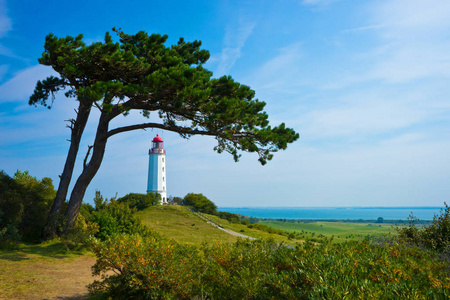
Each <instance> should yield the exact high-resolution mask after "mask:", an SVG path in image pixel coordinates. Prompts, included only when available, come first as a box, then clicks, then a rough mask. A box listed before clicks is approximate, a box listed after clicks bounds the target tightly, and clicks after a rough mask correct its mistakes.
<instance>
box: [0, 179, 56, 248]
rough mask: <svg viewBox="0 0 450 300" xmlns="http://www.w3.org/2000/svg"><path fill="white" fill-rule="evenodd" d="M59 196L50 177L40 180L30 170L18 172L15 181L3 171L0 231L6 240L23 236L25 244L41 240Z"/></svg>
mask: <svg viewBox="0 0 450 300" xmlns="http://www.w3.org/2000/svg"><path fill="white" fill-rule="evenodd" d="M55 195H56V191H55V189H54V187H53V183H52V180H51V179H50V178H47V177H44V178H43V179H42V180H37V179H36V177H32V176H31V175H30V174H29V173H28V171H25V172H21V171H17V172H16V173H15V174H14V177H13V178H11V177H9V176H8V175H7V174H6V173H4V172H3V171H0V210H1V211H2V212H3V215H2V218H1V220H0V231H2V232H3V239H5V238H6V239H9V238H7V236H9V237H14V239H17V238H18V237H19V236H20V238H21V239H22V240H24V241H28V242H38V241H40V240H41V233H42V230H43V228H44V225H45V223H46V220H47V215H48V212H49V211H50V207H51V204H52V202H53V199H54V197H55ZM5 228H8V229H7V230H4V229H5ZM6 232H9V234H6ZM5 234H6V235H5Z"/></svg>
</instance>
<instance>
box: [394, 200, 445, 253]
mask: <svg viewBox="0 0 450 300" xmlns="http://www.w3.org/2000/svg"><path fill="white" fill-rule="evenodd" d="M444 205H445V209H441V213H440V214H439V215H434V218H433V221H432V223H431V224H430V225H429V226H426V227H423V228H419V227H417V221H418V219H417V218H415V217H414V216H413V215H411V216H410V217H409V224H408V226H406V227H397V228H396V230H397V232H398V238H399V239H400V240H401V241H403V242H406V243H408V244H412V245H417V246H422V247H427V248H429V249H433V250H437V251H439V252H444V251H445V252H448V253H450V207H449V206H448V205H447V203H444Z"/></svg>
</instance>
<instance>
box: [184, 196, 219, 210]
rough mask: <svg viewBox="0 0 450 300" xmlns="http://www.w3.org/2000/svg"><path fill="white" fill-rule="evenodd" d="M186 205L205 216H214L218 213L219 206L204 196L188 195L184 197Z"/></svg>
mask: <svg viewBox="0 0 450 300" xmlns="http://www.w3.org/2000/svg"><path fill="white" fill-rule="evenodd" d="M184 205H186V206H191V207H192V208H193V209H195V210H197V211H199V212H202V213H205V214H210V215H214V214H216V213H217V206H216V205H215V204H214V203H213V202H212V201H211V200H209V199H208V198H206V197H205V196H203V194H193V193H189V194H187V195H186V196H184Z"/></svg>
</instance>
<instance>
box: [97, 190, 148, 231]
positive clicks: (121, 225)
mask: <svg viewBox="0 0 450 300" xmlns="http://www.w3.org/2000/svg"><path fill="white" fill-rule="evenodd" d="M94 203H95V211H93V212H92V214H91V220H92V222H94V223H97V224H98V232H97V233H96V234H95V237H97V238H99V239H101V240H105V239H107V238H108V237H110V236H114V235H117V234H122V233H126V234H140V235H146V234H147V233H148V232H149V230H148V229H147V228H146V227H145V226H144V225H142V223H141V221H140V219H138V218H137V217H136V215H135V213H136V211H137V210H136V208H130V207H129V205H128V203H126V202H122V203H119V202H118V201H116V200H115V199H114V198H112V199H110V200H108V199H103V196H102V195H101V193H100V192H99V191H97V192H96V194H95V199H94Z"/></svg>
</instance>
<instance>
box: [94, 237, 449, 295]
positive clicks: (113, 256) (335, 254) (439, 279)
mask: <svg viewBox="0 0 450 300" xmlns="http://www.w3.org/2000/svg"><path fill="white" fill-rule="evenodd" d="M93 249H94V252H95V254H96V256H97V263H96V264H95V266H94V267H93V270H94V274H95V275H98V274H102V275H103V280H102V281H97V282H95V283H94V284H93V285H91V286H90V290H91V292H93V293H102V292H103V293H106V294H107V295H108V296H110V297H112V298H134V299H161V298H165V299H189V298H193V297H202V298H203V299H206V298H209V299H317V298H323V299H343V298H350V299H353V298H361V299H371V298H374V299H380V298H381V299H388V298H415V299H416V298H417V299H425V298H433V297H434V298H438V299H439V298H443V299H444V298H446V297H449V296H450V275H449V271H450V270H449V268H448V261H447V262H444V261H442V260H439V259H437V258H436V255H435V253H434V252H432V251H428V250H422V249H419V248H417V247H403V246H401V245H399V244H388V243H386V244H384V245H372V244H370V243H369V242H368V241H364V242H347V243H342V244H322V245H314V244H312V243H304V244H302V245H298V246H297V247H296V249H290V248H288V247H285V246H283V245H278V244H276V243H275V242H273V241H244V240H241V241H239V242H237V243H235V244H219V243H218V244H215V245H213V246H207V245H204V246H203V247H201V248H200V249H198V248H195V247H192V246H185V245H180V244H177V243H175V242H171V241H165V240H161V239H158V238H147V239H142V238H141V237H139V236H129V235H119V236H115V237H111V238H109V239H107V240H106V241H104V242H100V241H95V242H94V248H93ZM113 274H114V275H113Z"/></svg>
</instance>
